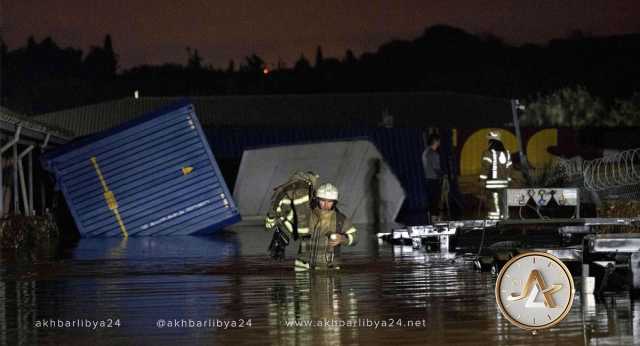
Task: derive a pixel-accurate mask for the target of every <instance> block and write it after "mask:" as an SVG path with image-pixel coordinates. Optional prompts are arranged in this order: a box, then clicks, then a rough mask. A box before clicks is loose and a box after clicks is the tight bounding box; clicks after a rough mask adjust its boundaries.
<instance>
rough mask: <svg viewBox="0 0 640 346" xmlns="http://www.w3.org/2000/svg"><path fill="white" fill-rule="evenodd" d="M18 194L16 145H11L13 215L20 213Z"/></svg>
mask: <svg viewBox="0 0 640 346" xmlns="http://www.w3.org/2000/svg"><path fill="white" fill-rule="evenodd" d="M18 198H20V194H19V191H18V144H17V143H16V144H13V213H14V214H18V212H19V211H20V203H18Z"/></svg>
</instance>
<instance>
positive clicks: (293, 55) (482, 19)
mask: <svg viewBox="0 0 640 346" xmlns="http://www.w3.org/2000/svg"><path fill="white" fill-rule="evenodd" d="M0 6H1V7H0V11H1V12H0V16H1V17H0V19H1V20H2V27H3V28H2V29H3V36H4V37H5V41H6V42H7V44H8V45H9V47H10V48H14V47H17V46H21V45H23V44H24V43H25V42H26V39H27V37H28V36H29V35H32V34H33V35H34V36H35V38H36V39H37V40H41V39H43V38H44V37H46V36H52V37H53V38H54V40H55V41H56V42H58V43H59V44H61V45H63V46H68V45H71V46H74V47H79V48H82V49H83V50H85V52H86V50H87V49H88V47H89V46H91V45H98V44H102V40H103V38H104V35H105V34H107V33H110V34H111V35H112V38H113V43H114V48H115V50H116V52H117V53H118V54H119V55H120V65H121V66H123V67H131V66H133V65H138V64H148V63H151V64H159V63H164V62H176V63H185V62H186V56H187V54H186V52H185V47H187V46H191V47H194V48H198V49H199V51H200V54H201V55H202V56H203V57H204V59H205V61H204V62H205V64H212V65H213V66H214V67H226V65H227V63H228V61H229V60H230V59H234V60H235V61H236V65H237V64H238V63H239V62H241V59H242V58H243V57H244V56H246V55H249V54H251V53H252V52H255V53H257V54H258V55H260V56H261V57H263V58H264V59H265V60H266V61H267V62H268V63H269V64H275V63H276V62H277V60H278V58H281V59H282V60H283V61H284V62H285V63H287V64H288V65H289V66H291V65H292V64H293V62H294V61H295V59H297V57H298V56H299V55H300V53H304V54H305V55H306V56H307V57H308V58H309V59H310V60H311V61H313V58H314V54H315V53H314V52H315V48H316V46H317V45H321V46H322V48H323V51H324V55H325V56H337V57H342V56H343V55H344V52H345V50H346V49H347V48H351V49H353V51H354V52H355V53H356V54H360V53H362V52H364V51H372V50H375V49H376V48H377V47H378V46H379V45H380V44H382V43H384V42H386V41H388V40H390V39H394V38H399V39H413V38H415V37H416V36H418V35H419V34H420V33H421V32H422V31H423V30H424V28H425V27H426V26H429V25H434V24H448V25H452V26H456V27H461V28H463V29H465V30H467V31H469V32H472V33H486V32H491V33H494V34H496V35H498V36H499V37H502V38H504V39H505V40H506V41H507V42H510V43H515V44H519V43H523V42H537V43H541V42H545V41H546V40H548V39H550V38H557V37H566V36H567V35H568V34H569V33H570V32H571V31H573V30H575V29H580V30H582V31H584V32H588V33H592V34H594V35H609V34H621V33H629V32H640V20H639V19H638V18H640V1H638V0H562V1H559V0H524V1H509V0H473V1H460V0H438V1H428V0H393V1H392V0H388V1H379V0H378V1H376V0H366V1H365V0H326V1H294V0H272V1H260V0H253V1H249V0H234V1H216V0H208V1H206V0H172V1H168V0H153V1H149V0H100V1H99V0H46V1H44V0H0Z"/></svg>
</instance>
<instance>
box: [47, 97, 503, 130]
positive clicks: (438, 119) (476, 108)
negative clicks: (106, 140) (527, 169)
mask: <svg viewBox="0 0 640 346" xmlns="http://www.w3.org/2000/svg"><path fill="white" fill-rule="evenodd" d="M183 99H184V98H181V97H142V98H138V99H135V98H123V99H118V100H113V101H108V102H103V103H98V104H93V105H88V106H83V107H79V108H73V109H68V110H63V111H59V112H53V113H47V114H42V115H40V116H37V117H36V118H35V119H36V120H38V121H40V122H42V123H45V124H49V125H52V126H58V127H61V128H64V129H68V130H70V131H72V132H73V133H74V134H75V135H76V136H84V135H88V134H92V133H95V132H99V131H102V130H105V129H108V128H112V127H114V126H117V125H119V124H122V123H124V122H126V121H129V120H131V119H134V118H137V117H139V116H141V115H143V114H145V113H149V112H152V111H154V110H156V109H158V108H161V107H164V106H167V105H169V104H172V103H176V102H179V101H180V100H183ZM189 99H190V100H191V101H192V102H193V104H194V105H195V109H196V112H197V114H198V118H199V119H200V122H201V123H202V124H203V126H205V127H290V128H297V127H304V128H309V127H329V128H330V127H378V126H385V125H390V126H393V127H459V128H463V127H467V128H474V127H503V126H508V125H510V123H511V106H510V102H509V100H507V99H500V98H493V97H485V96H476V95H464V94H456V93H447V92H439V93H433V92H413V93H362V94H309V95H308V94H300V95H247V96H244V95H237V96H206V97H190V98H189ZM385 118H386V119H387V121H383V119H385ZM390 119H393V120H392V121H391V123H389V122H388V121H389V120H390Z"/></svg>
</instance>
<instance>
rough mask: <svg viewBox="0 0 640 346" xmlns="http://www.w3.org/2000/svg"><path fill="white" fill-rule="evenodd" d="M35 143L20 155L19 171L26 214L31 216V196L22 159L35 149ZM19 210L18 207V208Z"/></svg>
mask: <svg viewBox="0 0 640 346" xmlns="http://www.w3.org/2000/svg"><path fill="white" fill-rule="evenodd" d="M33 148H34V146H33V144H32V145H30V146H28V147H27V149H25V150H24V151H23V152H21V153H20V155H18V165H17V166H18V173H19V174H20V187H21V188H22V204H23V205H24V215H25V216H31V209H29V197H28V193H27V186H26V185H27V184H26V183H25V177H24V165H23V164H22V159H23V158H24V157H25V156H27V155H28V154H29V153H30V152H31V150H33ZM16 210H17V208H16Z"/></svg>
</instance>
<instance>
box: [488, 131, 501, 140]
mask: <svg viewBox="0 0 640 346" xmlns="http://www.w3.org/2000/svg"><path fill="white" fill-rule="evenodd" d="M487 139H488V140H492V139H493V140H496V141H500V142H502V136H501V135H500V131H498V130H489V133H487Z"/></svg>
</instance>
